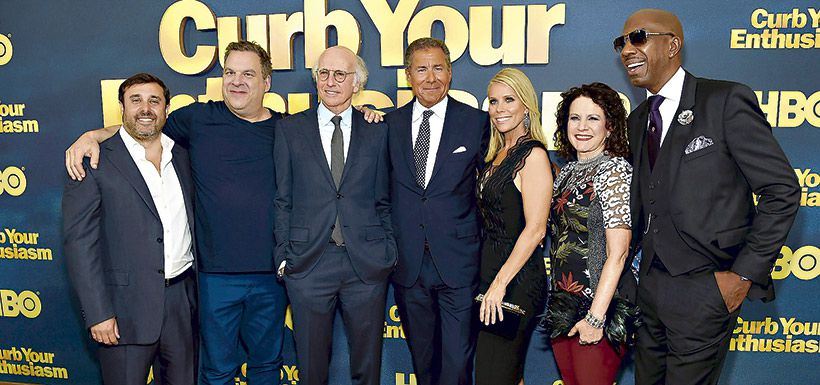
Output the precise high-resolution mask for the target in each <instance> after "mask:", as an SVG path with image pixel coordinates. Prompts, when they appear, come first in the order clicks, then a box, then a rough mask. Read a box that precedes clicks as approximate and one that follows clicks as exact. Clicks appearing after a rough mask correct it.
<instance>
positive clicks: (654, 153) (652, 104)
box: [648, 95, 663, 170]
mask: <svg viewBox="0 0 820 385" xmlns="http://www.w3.org/2000/svg"><path fill="white" fill-rule="evenodd" d="M661 103H663V96H660V95H653V96H650V97H649V128H648V129H649V133H648V137H649V169H650V170H652V169H654V168H655V159H657V158H658V153H659V152H661V134H662V133H663V119H662V118H661V111H660V107H661Z"/></svg>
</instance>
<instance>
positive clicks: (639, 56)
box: [621, 9, 683, 93]
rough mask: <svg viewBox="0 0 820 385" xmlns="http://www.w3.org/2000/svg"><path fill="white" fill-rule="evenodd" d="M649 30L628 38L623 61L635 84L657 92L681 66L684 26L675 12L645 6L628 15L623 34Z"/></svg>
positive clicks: (622, 50)
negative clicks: (634, 38)
mask: <svg viewBox="0 0 820 385" xmlns="http://www.w3.org/2000/svg"><path fill="white" fill-rule="evenodd" d="M637 30H643V31H646V32H647V33H646V38H645V39H642V40H640V41H637V40H636V41H634V42H633V41H631V40H629V39H625V40H626V42H625V45H624V47H623V49H621V62H622V63H623V64H624V69H625V70H626V73H627V76H629V80H630V81H631V82H632V84H633V85H635V86H638V87H641V88H645V89H647V90H649V91H650V92H652V93H657V92H658V91H660V89H661V88H662V87H663V86H664V85H665V84H666V82H667V81H669V79H671V78H672V76H673V75H674V74H675V72H676V71H677V70H678V68H680V66H681V49H683V27H682V26H681V23H680V20H678V17H677V16H675V15H674V14H673V13H671V12H669V11H664V10H660V9H641V10H639V11H637V12H635V13H633V14H632V15H631V16H629V18H628V19H626V22H625V23H624V29H623V31H622V33H621V35H622V36H628V35H629V34H630V33H631V32H634V31H637Z"/></svg>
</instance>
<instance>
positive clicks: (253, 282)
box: [199, 273, 287, 385]
mask: <svg viewBox="0 0 820 385" xmlns="http://www.w3.org/2000/svg"><path fill="white" fill-rule="evenodd" d="M286 308H287V298H286V296H285V288H284V287H283V286H282V285H281V284H280V283H279V282H277V280H276V274H275V273H261V274H257V273H248V274H215V273H199V319H200V331H201V336H202V354H201V361H202V362H201V368H200V375H199V382H200V384H203V385H217V384H218V385H233V384H234V377H236V376H238V371H239V368H240V366H241V365H242V362H243V359H245V358H247V363H248V367H247V378H248V384H250V385H261V384H265V385H267V384H278V383H279V382H278V381H279V371H280V369H281V368H282V333H283V332H284V325H285V309H286ZM240 339H241V342H240ZM243 344H244V345H245V347H246V348H247V356H246V355H245V354H242V353H243V352H242V345H243Z"/></svg>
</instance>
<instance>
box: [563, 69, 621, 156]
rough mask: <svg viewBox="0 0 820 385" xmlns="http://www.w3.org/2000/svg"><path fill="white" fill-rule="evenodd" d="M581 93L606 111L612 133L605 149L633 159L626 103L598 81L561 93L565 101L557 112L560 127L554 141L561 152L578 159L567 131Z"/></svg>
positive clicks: (607, 125)
mask: <svg viewBox="0 0 820 385" xmlns="http://www.w3.org/2000/svg"><path fill="white" fill-rule="evenodd" d="M581 96H585V97H588V98H590V99H592V101H593V102H594V103H595V104H596V105H597V106H598V107H601V109H602V110H604V117H605V118H606V129H607V130H608V131H609V132H610V133H611V134H610V135H609V137H608V138H607V139H606V142H605V143H604V151H606V152H607V153H609V155H610V156H619V157H624V158H629V141H628V139H627V132H626V108H624V103H623V101H622V100H621V97H620V95H618V92H616V91H615V90H613V89H612V88H611V87H609V86H608V85H606V84H604V83H598V82H595V83H591V84H584V85H581V86H580V87H572V88H570V89H569V90H567V91H565V92H563V93H561V102H560V103H558V111H557V112H556V113H555V119H556V121H557V123H558V128H557V129H556V130H555V136H554V141H555V148H556V149H557V150H558V155H559V156H561V157H562V158H564V159H566V160H573V159H575V158H576V154H575V148H574V147H572V143H570V141H569V135H568V134H567V124H568V123H569V106H570V105H571V104H572V102H573V101H575V99H577V98H578V97H581Z"/></svg>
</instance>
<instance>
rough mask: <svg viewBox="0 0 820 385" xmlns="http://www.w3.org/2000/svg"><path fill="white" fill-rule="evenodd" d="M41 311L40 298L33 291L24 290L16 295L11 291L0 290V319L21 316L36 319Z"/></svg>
mask: <svg viewBox="0 0 820 385" xmlns="http://www.w3.org/2000/svg"><path fill="white" fill-rule="evenodd" d="M42 310H43V305H42V303H40V297H38V296H37V294H35V293H34V292H33V291H31V290H24V291H22V292H20V294H17V293H15V292H14V291H13V290H6V289H0V317H17V316H18V315H20V314H22V315H23V317H26V318H37V316H39V315H40V311H42Z"/></svg>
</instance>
